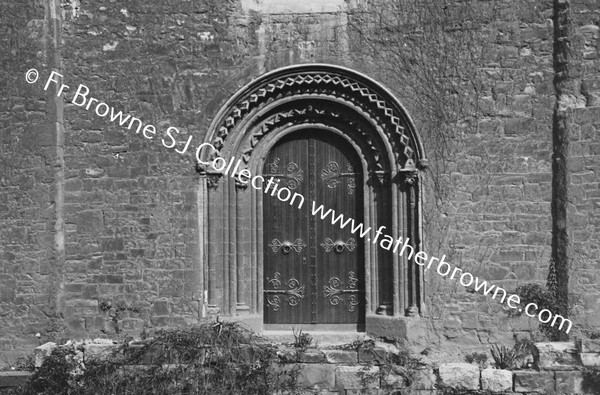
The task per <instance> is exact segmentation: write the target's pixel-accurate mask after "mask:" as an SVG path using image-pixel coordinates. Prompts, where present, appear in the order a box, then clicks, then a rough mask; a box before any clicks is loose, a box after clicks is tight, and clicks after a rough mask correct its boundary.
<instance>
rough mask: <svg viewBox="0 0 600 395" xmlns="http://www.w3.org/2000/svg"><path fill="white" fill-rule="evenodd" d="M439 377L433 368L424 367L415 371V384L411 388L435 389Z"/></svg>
mask: <svg viewBox="0 0 600 395" xmlns="http://www.w3.org/2000/svg"><path fill="white" fill-rule="evenodd" d="M436 381H437V378H436V376H435V373H434V372H433V369H423V370H418V371H416V372H415V375H414V377H413V385H412V387H411V389H414V390H433V389H435V384H436Z"/></svg>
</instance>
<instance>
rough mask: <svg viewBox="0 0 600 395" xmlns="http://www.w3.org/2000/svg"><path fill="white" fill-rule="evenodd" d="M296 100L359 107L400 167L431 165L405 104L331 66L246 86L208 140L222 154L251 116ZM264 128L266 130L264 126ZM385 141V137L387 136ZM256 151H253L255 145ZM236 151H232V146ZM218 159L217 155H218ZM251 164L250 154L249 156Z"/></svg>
mask: <svg viewBox="0 0 600 395" xmlns="http://www.w3.org/2000/svg"><path fill="white" fill-rule="evenodd" d="M294 98H296V99H300V98H310V99H312V100H326V99H330V100H332V101H337V102H339V103H345V105H346V106H348V107H349V108H350V107H355V108H356V109H359V110H360V111H361V112H362V115H363V116H365V117H366V118H368V119H369V120H370V121H371V122H376V125H377V127H378V128H380V130H379V132H382V133H383V135H384V136H385V137H386V138H387V140H388V142H389V144H391V146H390V147H389V148H390V151H392V152H394V153H395V161H394V162H395V163H396V164H397V167H396V166H394V167H396V169H397V170H400V169H407V170H408V169H415V168H424V167H426V166H427V160H426V158H425V153H424V150H423V145H422V142H421V139H420V138H419V136H418V134H417V132H416V130H415V127H414V123H413V121H412V119H411V118H410V116H409V115H408V113H407V111H406V110H405V108H404V107H403V106H402V104H401V103H400V102H399V101H398V100H397V99H396V98H395V97H394V95H392V94H391V93H390V91H389V90H388V89H387V88H385V87H384V86H383V85H381V84H380V83H378V82H376V81H374V80H373V79H371V78H369V77H367V76H365V75H363V74H361V73H358V72H356V71H353V70H351V69H348V68H344V67H341V66H333V65H327V64H307V65H295V66H289V67H285V68H281V69H277V70H274V71H271V72H269V73H267V74H264V75H263V76H261V77H259V78H257V79H256V80H254V81H252V82H250V83H249V84H247V85H246V86H244V87H243V88H241V89H240V90H239V91H238V92H237V93H236V94H235V95H234V96H233V97H232V98H231V99H229V100H228V101H227V103H226V104H225V105H224V106H223V107H222V108H221V110H220V111H219V112H218V113H217V115H216V117H215V119H214V120H213V122H212V124H211V127H210V128H209V132H208V134H207V135H206V138H205V142H208V143H211V144H212V145H213V146H214V147H215V148H217V149H218V150H219V151H220V156H223V157H226V156H225V155H224V154H225V152H223V150H225V151H229V150H227V145H228V144H229V143H230V141H231V140H232V136H234V135H235V130H236V129H238V130H239V128H240V126H241V125H244V126H245V127H246V128H247V129H248V128H251V126H252V125H251V124H250V125H249V124H248V122H245V121H247V120H248V118H251V117H252V115H253V114H255V113H256V112H257V111H259V110H260V109H261V108H263V107H265V106H266V105H269V104H270V105H273V103H274V102H280V103H282V104H283V103H285V102H289V101H290V100H293V99H294ZM263 129H264V128H263ZM382 137H383V136H382ZM251 148H253V147H251ZM230 149H231V148H230ZM217 155H219V154H218V153H214V155H213V156H217ZM244 161H245V162H247V161H248V152H245V153H244Z"/></svg>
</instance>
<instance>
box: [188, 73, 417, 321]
mask: <svg viewBox="0 0 600 395" xmlns="http://www.w3.org/2000/svg"><path fill="white" fill-rule="evenodd" d="M308 127H310V128H315V129H319V128H320V129H324V130H328V131H330V132H333V133H336V134H338V135H339V136H341V137H343V138H344V139H346V140H347V141H348V142H349V143H350V144H351V145H352V147H353V148H354V149H355V150H356V152H357V154H358V155H359V157H360V160H361V164H362V166H363V179H364V184H363V185H364V188H363V195H364V196H363V205H364V225H365V226H367V227H371V228H372V229H377V228H378V227H379V226H381V225H385V226H386V228H387V230H386V232H389V234H390V235H392V236H393V237H403V238H406V237H409V238H410V240H411V245H412V246H413V248H415V249H416V250H420V249H421V240H422V235H421V233H422V223H421V206H422V186H421V185H422V177H423V175H422V170H423V169H424V168H425V167H426V159H425V155H424V152H423V147H422V144H421V141H420V138H419V137H418V135H417V133H416V131H415V128H414V125H413V123H412V121H411V119H410V117H409V116H408V114H407V113H406V111H405V109H404V108H403V107H402V106H401V104H400V103H399V102H398V101H397V100H396V99H395V98H394V97H393V95H391V93H390V92H389V91H388V90H387V89H385V88H384V87H382V86H381V85H380V84H378V83H376V82H375V81H373V80H371V79H370V78H368V77H366V76H364V75H362V74H360V73H357V72H355V71H352V70H349V69H346V68H342V67H339V66H331V65H321V64H318V65H302V66H291V67H286V68H282V69H278V70H275V71H273V72H270V73H267V74H265V75H263V76H262V77H260V78H258V79H256V80H254V81H252V82H250V83H249V84H247V85H246V86H245V87H243V88H242V89H240V90H239V91H238V93H237V94H235V95H234V96H233V97H232V98H231V99H230V100H229V101H228V102H227V103H226V104H225V106H224V107H222V108H221V110H220V111H219V113H218V114H217V116H216V117H215V118H214V119H213V122H212V124H211V127H210V128H209V132H208V133H207V135H206V136H205V139H204V142H206V143H210V144H212V145H213V146H214V147H215V148H216V149H217V150H218V151H219V152H218V156H221V157H223V158H226V159H229V158H236V159H242V160H243V166H245V168H247V169H248V170H249V171H250V172H251V173H252V174H253V175H257V174H260V173H261V171H262V166H263V164H264V160H265V159H266V157H267V155H268V152H269V150H270V148H271V147H272V146H273V145H274V144H276V143H277V141H278V140H279V139H280V138H282V137H283V136H285V135H288V134H289V133H293V132H295V131H297V130H299V129H305V128H308ZM214 156H217V155H216V154H215V155H214ZM205 160H206V159H205ZM198 170H199V173H200V179H199V184H198V228H199V232H198V244H199V252H200V253H199V258H198V262H197V266H198V268H197V269H198V270H199V273H200V278H199V281H200V283H201V286H202V289H203V290H204V292H203V293H202V294H201V295H200V297H199V299H200V303H201V304H202V305H203V306H204V311H206V312H208V313H211V312H215V313H216V312H218V313H219V314H222V315H230V316H234V315H248V314H250V315H252V314H254V315H257V316H258V317H262V309H263V305H264V301H263V277H264V273H263V267H262V261H263V257H262V245H263V232H262V202H263V201H262V199H263V192H261V191H257V190H256V189H254V188H252V187H248V186H247V185H240V184H236V182H235V181H234V180H233V179H232V178H230V177H227V178H222V175H221V174H216V173H214V172H211V171H210V169H206V168H199V169H198ZM305 204H310V202H308V203H305ZM390 211H391V214H392V215H390ZM364 245H365V248H364V255H365V256H364V265H365V268H364V270H365V296H366V301H365V302H366V315H367V316H369V315H388V316H396V317H399V316H405V315H415V314H417V315H418V314H419V313H423V312H424V304H423V273H422V268H421V267H420V266H418V265H416V264H415V263H414V262H411V261H408V260H406V259H405V258H404V257H399V256H398V255H395V254H391V253H389V252H387V251H385V250H383V249H382V248H377V246H375V247H373V245H372V243H368V242H365V243H364ZM390 280H391V281H390ZM261 321H262V320H261Z"/></svg>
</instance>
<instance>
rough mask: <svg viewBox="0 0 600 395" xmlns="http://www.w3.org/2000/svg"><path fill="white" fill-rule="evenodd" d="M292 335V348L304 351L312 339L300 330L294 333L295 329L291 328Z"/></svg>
mask: <svg viewBox="0 0 600 395" xmlns="http://www.w3.org/2000/svg"><path fill="white" fill-rule="evenodd" d="M292 333H293V334H294V344H293V346H294V347H296V348H299V349H302V350H306V349H307V348H308V347H310V345H311V344H312V342H313V338H312V336H311V335H309V334H308V333H303V332H302V329H300V330H299V331H298V332H296V329H295V328H292Z"/></svg>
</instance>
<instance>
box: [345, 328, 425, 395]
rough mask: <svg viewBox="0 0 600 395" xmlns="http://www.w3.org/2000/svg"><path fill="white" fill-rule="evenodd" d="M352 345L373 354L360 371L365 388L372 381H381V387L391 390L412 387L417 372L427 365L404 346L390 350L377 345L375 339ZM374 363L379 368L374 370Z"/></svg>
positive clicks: (358, 349)
mask: <svg viewBox="0 0 600 395" xmlns="http://www.w3.org/2000/svg"><path fill="white" fill-rule="evenodd" d="M351 346H356V350H357V351H360V349H361V348H362V349H363V350H364V351H366V352H369V353H371V354H372V355H373V358H372V359H371V360H370V361H369V362H367V363H366V364H365V365H364V367H363V369H362V372H360V376H361V377H360V379H361V384H362V386H363V387H364V388H369V387H370V384H371V383H381V384H380V388H381V389H383V390H389V391H393V390H398V389H402V388H410V387H411V386H412V384H413V382H414V378H415V374H416V373H417V371H418V370H419V369H421V368H422V367H423V366H424V365H425V364H424V363H423V362H422V361H421V359H420V358H416V357H413V356H412V355H411V353H410V351H409V350H408V349H406V348H404V347H403V348H400V349H399V350H398V351H397V352H389V351H385V350H383V349H379V348H377V347H375V342H374V341H373V340H366V341H356V342H353V343H352V344H351ZM374 364H377V365H378V367H379V369H378V370H375V371H373V370H372V367H373V365H374ZM392 393H395V392H392Z"/></svg>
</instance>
